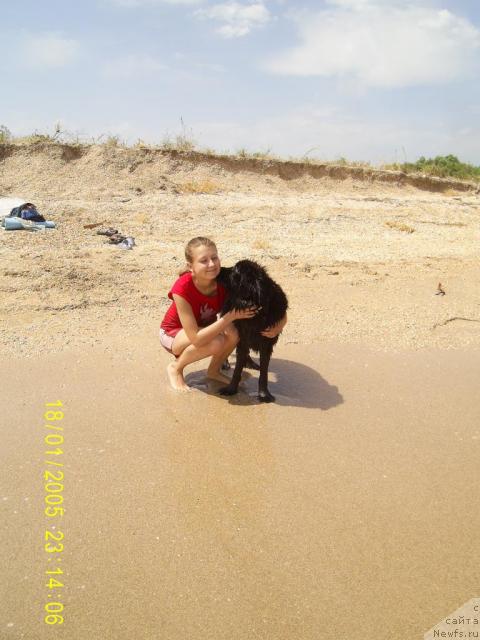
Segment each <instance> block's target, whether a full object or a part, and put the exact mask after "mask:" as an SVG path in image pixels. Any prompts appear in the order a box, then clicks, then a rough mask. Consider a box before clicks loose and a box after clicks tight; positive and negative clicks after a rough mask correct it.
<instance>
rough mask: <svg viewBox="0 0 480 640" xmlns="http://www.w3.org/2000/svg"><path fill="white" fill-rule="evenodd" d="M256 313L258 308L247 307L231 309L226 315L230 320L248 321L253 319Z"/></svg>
mask: <svg viewBox="0 0 480 640" xmlns="http://www.w3.org/2000/svg"><path fill="white" fill-rule="evenodd" d="M258 311H260V308H259V307H249V308H248V309H232V310H231V311H229V312H228V314H227V315H230V320H232V321H233V320H248V319H249V318H253V317H254V316H255V315H256V314H257V313H258Z"/></svg>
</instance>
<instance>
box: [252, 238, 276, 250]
mask: <svg viewBox="0 0 480 640" xmlns="http://www.w3.org/2000/svg"><path fill="white" fill-rule="evenodd" d="M271 248H272V245H271V244H270V243H269V242H268V240H264V239H263V238H257V239H256V240H254V241H253V242H252V249H271Z"/></svg>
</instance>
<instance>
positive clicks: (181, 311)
mask: <svg viewBox="0 0 480 640" xmlns="http://www.w3.org/2000/svg"><path fill="white" fill-rule="evenodd" d="M173 299H174V301H175V304H176V305H177V312H178V317H179V318H180V322H181V323H182V327H183V329H184V331H185V333H186V334H187V338H188V339H189V340H190V342H191V343H192V344H193V345H195V346H196V347H203V346H204V345H206V344H207V343H208V342H210V341H211V340H213V338H215V336H218V334H219V333H222V331H225V329H226V328H227V327H228V325H229V324H231V323H232V322H233V321H234V320H245V319H246V318H253V316H254V315H255V314H256V313H257V310H256V309H254V308H250V309H244V310H243V311H237V310H235V309H234V310H232V311H229V312H228V313H226V314H225V315H224V316H222V317H221V318H219V319H218V320H216V321H215V322H212V324H209V325H208V327H202V328H199V326H198V324H197V321H196V319H195V316H194V315H193V311H192V307H191V305H190V304H189V303H188V302H187V301H186V300H185V298H182V296H179V295H177V294H175V293H174V294H173Z"/></svg>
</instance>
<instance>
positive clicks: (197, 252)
mask: <svg viewBox="0 0 480 640" xmlns="http://www.w3.org/2000/svg"><path fill="white" fill-rule="evenodd" d="M190 269H191V271H192V274H193V275H194V276H195V277H197V278H201V279H202V280H214V279H215V278H216V277H217V276H218V274H219V273H220V258H219V257H218V254H217V249H216V248H215V247H205V246H204V245H201V246H200V247H196V248H195V249H193V251H192V262H191V264H190Z"/></svg>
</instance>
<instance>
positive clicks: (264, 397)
mask: <svg viewBox="0 0 480 640" xmlns="http://www.w3.org/2000/svg"><path fill="white" fill-rule="evenodd" d="M258 399H259V401H260V402H275V396H272V394H271V393H270V391H260V393H259V394H258Z"/></svg>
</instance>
